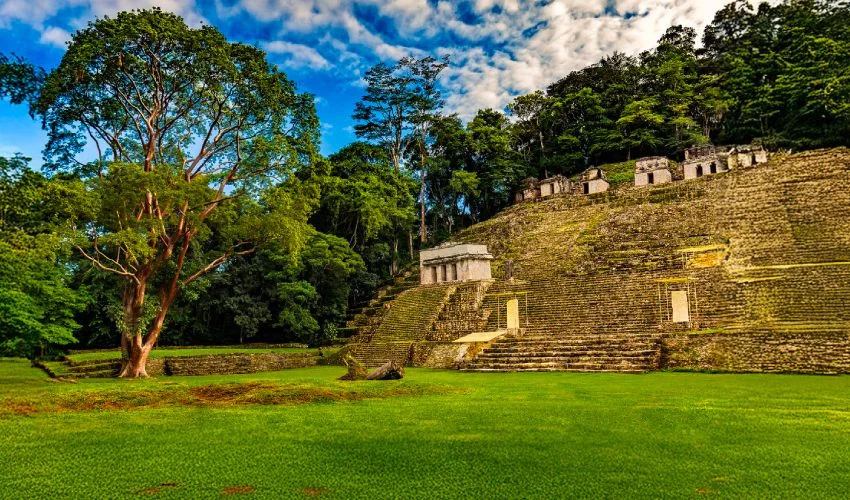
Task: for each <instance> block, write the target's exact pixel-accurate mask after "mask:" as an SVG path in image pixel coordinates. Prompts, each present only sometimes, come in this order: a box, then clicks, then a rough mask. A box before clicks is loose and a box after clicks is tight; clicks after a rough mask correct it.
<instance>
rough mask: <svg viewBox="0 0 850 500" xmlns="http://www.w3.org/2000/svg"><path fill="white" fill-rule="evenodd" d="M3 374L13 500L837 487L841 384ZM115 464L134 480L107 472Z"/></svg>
mask: <svg viewBox="0 0 850 500" xmlns="http://www.w3.org/2000/svg"><path fill="white" fill-rule="evenodd" d="M0 370H2V371H0V463H3V464H4V467H5V470H4V472H5V473H4V474H2V475H0V491H7V492H9V491H14V492H16V494H17V495H18V496H22V497H45V496H48V497H81V496H82V497H98V496H132V495H137V494H140V493H143V492H146V490H149V489H154V488H158V490H156V492H157V497H165V498H186V497H211V496H217V495H219V494H221V493H222V492H223V490H225V489H226V488H233V487H250V488H251V489H252V490H254V496H255V497H259V498H296V497H298V496H300V495H305V496H306V495H308V494H317V493H316V492H321V496H322V498H375V497H382V496H383V497H403V498H428V499H432V498H459V497H462V498H563V497H565V496H566V497H577V498H598V497H614V498H691V497H693V498H699V497H700V496H714V495H718V496H725V497H733V498H741V497H750V498H752V497H758V498H764V497H769V498H841V497H842V496H844V495H845V493H846V491H847V490H848V489H850V465H848V461H847V459H846V458H847V449H846V435H847V433H848V432H850V419H848V413H847V404H846V398H845V395H846V394H847V391H848V390H849V389H850V387H848V385H850V378H847V377H826V378H825V377H811V376H794V375H709V374H688V373H654V374H649V375H641V376H628V375H626V376H624V375H616V374H568V373H522V374H516V373H514V374H510V373H504V374H475V373H458V372H455V371H451V372H449V371H434V370H420V369H412V370H409V371H408V376H407V377H406V378H405V379H403V380H401V381H397V382H376V383H369V382H355V383H352V382H338V381H336V380H335V379H336V377H338V376H340V375H341V374H342V373H343V372H344V371H345V370H344V368H341V367H317V368H308V369H299V370H290V371H287V372H277V373H264V374H254V375H239V376H227V377H221V376H217V377H170V378H168V379H167V380H164V379H160V380H149V381H141V382H139V383H119V382H117V381H114V380H108V379H101V380H96V379H91V380H81V381H80V382H79V383H78V384H51V383H49V382H47V380H46V378H45V376H44V375H43V374H41V373H40V372H38V371H36V370H32V369H30V368H28V366H27V364H26V363H20V362H9V361H6V362H0ZM215 395H218V396H217V397H213V396H215ZM222 395H226V396H222ZM259 402H264V403H265V404H257V403H259ZM86 408H90V409H86ZM57 410H59V411H57ZM128 424H129V425H128ZM135 424H138V425H135ZM115 443H122V446H115ZM116 462H117V463H132V464H134V473H133V474H116V473H115V465H114V464H115V463H116ZM69 464H73V466H72V467H69ZM246 464H250V466H246ZM147 493H150V491H147Z"/></svg>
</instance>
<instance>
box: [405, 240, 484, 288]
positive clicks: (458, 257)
mask: <svg viewBox="0 0 850 500" xmlns="http://www.w3.org/2000/svg"><path fill="white" fill-rule="evenodd" d="M491 260H493V256H492V255H491V254H490V253H489V252H488V251H487V246H486V245H473V244H468V243H453V242H446V243H443V244H442V245H440V246H437V247H434V248H430V249H428V250H422V251H421V252H420V253H419V270H420V271H419V272H420V279H419V283H420V284H422V285H433V284H436V283H445V282H452V281H478V280H488V279H491V277H492V276H491V274H490V261H491Z"/></svg>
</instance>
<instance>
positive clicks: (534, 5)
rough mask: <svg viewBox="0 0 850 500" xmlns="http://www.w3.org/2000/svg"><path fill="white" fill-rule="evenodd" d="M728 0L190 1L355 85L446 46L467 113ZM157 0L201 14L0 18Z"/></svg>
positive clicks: (53, 5)
mask: <svg viewBox="0 0 850 500" xmlns="http://www.w3.org/2000/svg"><path fill="white" fill-rule="evenodd" d="M196 1H197V0H196ZM728 1H729V0H552V1H550V2H548V3H546V4H545V5H543V6H541V5H540V2H539V0H474V1H473V2H472V3H471V7H470V8H471V9H472V12H473V13H474V14H475V15H476V16H477V18H478V19H477V20H476V21H475V22H471V23H467V22H465V21H464V18H463V16H461V15H460V13H459V6H458V2H454V1H451V0H440V1H438V2H433V1H429V0H393V1H387V0H297V1H296V0H240V1H239V3H237V4H230V3H229V2H225V1H224V0H215V1H214V2H210V1H209V0H204V1H200V2H198V4H199V5H206V6H208V7H207V8H208V9H210V11H212V12H214V13H215V14H216V15H217V16H218V17H219V18H221V19H222V22H223V23H227V22H228V20H229V19H236V17H235V16H237V15H239V14H241V13H246V14H248V15H250V16H252V17H253V18H255V19H256V20H257V21H260V22H264V23H269V24H270V25H271V26H276V27H277V29H278V30H279V32H278V33H277V37H278V38H279V39H278V40H276V41H270V42H266V43H262V42H260V43H261V44H262V45H263V47H264V48H265V49H266V50H267V51H269V52H271V53H277V54H283V55H285V56H286V57H288V58H289V59H288V61H287V62H286V63H284V66H295V67H304V68H309V69H312V70H321V71H328V70H334V71H335V72H336V73H337V74H339V75H345V76H346V77H347V78H348V80H349V81H350V83H351V84H352V85H355V86H362V85H363V81H362V78H361V77H362V75H363V73H364V72H365V71H366V70H367V69H368V67H369V66H371V65H372V64H374V62H375V61H376V60H383V61H393V60H397V59H399V58H401V57H403V56H406V55H416V56H423V55H425V54H428V53H435V54H440V55H442V54H450V55H451V56H452V65H451V66H450V67H449V68H447V69H446V70H445V72H444V74H443V83H444V85H445V87H446V89H447V91H448V92H447V93H446V96H447V99H448V102H447V108H448V109H447V111H449V112H458V113H460V115H461V116H462V117H464V118H470V117H471V114H472V113H474V112H475V110H477V109H479V108H482V107H492V108H496V109H500V108H502V107H503V106H505V105H506V104H508V103H509V102H510V100H511V99H512V98H513V96H515V95H518V94H520V93H527V92H531V91H533V90H536V89H540V88H544V87H546V86H547V85H549V84H550V83H552V82H553V81H555V80H557V79H558V78H560V77H562V76H564V75H565V74H567V73H568V72H570V71H573V70H576V69H580V68H582V67H584V66H587V65H589V64H593V63H595V62H597V61H598V60H599V59H600V58H602V57H603V56H605V55H608V54H611V53H612V52H614V51H620V52H625V53H627V54H637V53H639V52H640V51H643V50H646V49H649V48H651V47H653V46H654V45H655V43H656V41H657V40H658V38H659V37H660V36H661V35H662V34H663V33H664V31H665V30H666V29H667V28H668V27H669V26H671V25H674V24H683V25H686V26H691V27H694V28H696V29H697V30H698V31H701V30H702V28H703V27H704V26H705V25H706V24H707V23H709V22H710V21H711V19H712V18H713V17H714V13H715V12H716V11H717V10H719V9H720V8H722V7H723V6H724V5H725V4H726V3H727V2H728ZM770 1H771V2H772V3H777V2H778V1H779V0H770ZM355 2H356V4H357V5H360V6H367V7H371V8H374V9H376V10H377V12H378V14H379V17H380V18H381V22H384V21H389V22H390V23H391V24H392V26H393V29H392V32H393V33H391V34H387V33H381V32H377V31H376V30H374V29H372V28H371V26H370V25H369V24H368V23H367V22H366V21H364V20H363V19H361V18H359V17H358V16H357V15H356V14H355V11H356V9H355ZM153 5H158V6H160V7H161V8H163V9H164V10H168V11H172V12H175V13H178V14H180V15H181V16H184V18H186V19H187V22H188V23H189V24H192V25H196V24H198V23H200V22H202V21H203V19H204V17H203V15H202V13H201V12H199V11H198V9H197V7H196V3H195V2H192V1H189V0H185V1H184V0H61V1H60V0H0V27H3V26H7V25H8V23H9V22H10V21H12V20H19V21H21V22H25V23H28V24H30V25H32V26H34V27H36V29H38V30H39V32H41V33H42V35H41V42H42V43H46V44H52V45H60V44H61V43H62V41H63V40H66V39H67V33H66V32H63V31H62V28H60V27H58V26H53V24H56V23H54V22H53V21H54V20H56V19H58V18H60V17H61V11H62V9H64V8H65V7H68V6H76V7H85V8H86V13H85V14H84V16H82V17H81V18H80V23H81V24H84V23H85V22H86V21H88V20H90V19H91V17H93V16H102V15H105V14H114V13H115V12H118V11H120V10H123V9H130V8H142V7H149V6H153ZM45 24H50V27H45ZM72 27H78V26H76V25H73V24H72ZM65 28H68V26H65ZM305 35H309V38H310V39H312V40H316V42H315V44H311V45H303V44H299V43H294V42H293V41H289V40H303V39H305Z"/></svg>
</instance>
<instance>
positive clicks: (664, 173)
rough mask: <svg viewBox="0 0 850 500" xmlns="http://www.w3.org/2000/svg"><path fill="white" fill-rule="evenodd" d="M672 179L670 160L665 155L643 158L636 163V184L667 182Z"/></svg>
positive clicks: (646, 184) (647, 184)
mask: <svg viewBox="0 0 850 500" xmlns="http://www.w3.org/2000/svg"><path fill="white" fill-rule="evenodd" d="M672 181H673V174H672V172H670V161H669V160H668V159H667V158H665V157H663V156H650V157H648V158H641V159H640V160H638V161H637V162H636V163H635V186H649V185H654V184H666V183H668V182H672Z"/></svg>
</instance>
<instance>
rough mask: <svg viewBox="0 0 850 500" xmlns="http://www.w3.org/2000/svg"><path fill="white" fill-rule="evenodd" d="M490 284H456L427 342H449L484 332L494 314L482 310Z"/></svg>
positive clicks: (481, 282)
mask: <svg viewBox="0 0 850 500" xmlns="http://www.w3.org/2000/svg"><path fill="white" fill-rule="evenodd" d="M491 284H492V282H490V281H475V282H470V283H459V284H457V286H456V288H455V290H454V292H453V293H452V294H451V296H450V297H449V301H448V302H447V303H446V304H445V305H444V306H443V309H442V310H441V311H440V315H439V316H438V318H437V321H436V322H435V323H434V326H433V328H432V330H431V332H430V333H429V334H428V335H427V336H426V340H429V341H437V342H451V341H453V340H456V339H458V338H460V337H463V336H464V335H468V334H470V333H473V332H481V331H485V330H486V329H487V326H488V323H489V319H490V316H491V314H492V311H493V310H492V309H491V308H487V307H482V303H483V302H484V298H485V297H486V295H487V290H488V289H489V288H490V286H491Z"/></svg>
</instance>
